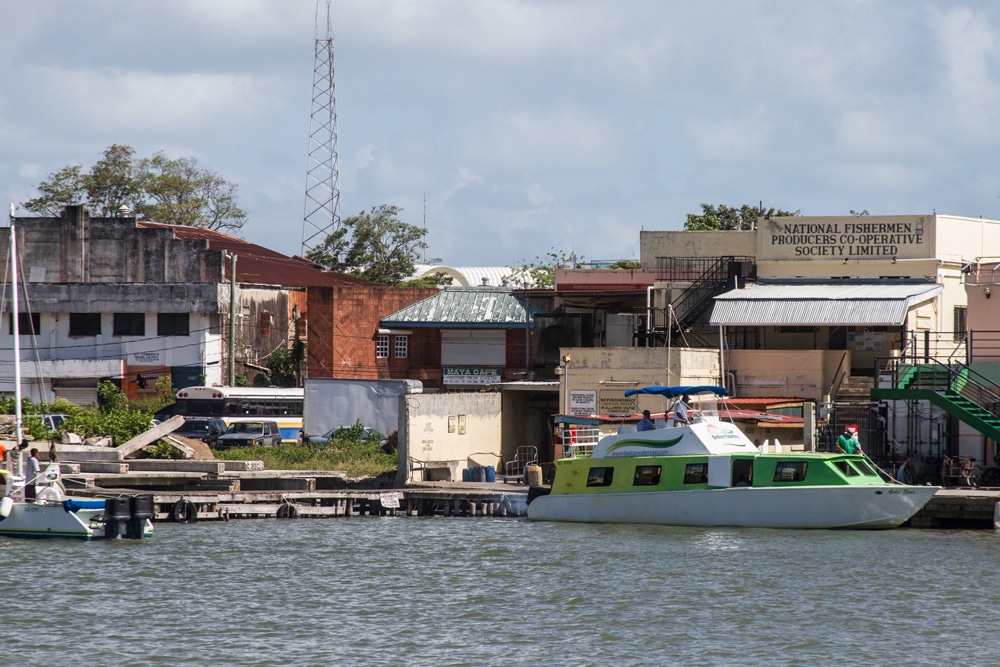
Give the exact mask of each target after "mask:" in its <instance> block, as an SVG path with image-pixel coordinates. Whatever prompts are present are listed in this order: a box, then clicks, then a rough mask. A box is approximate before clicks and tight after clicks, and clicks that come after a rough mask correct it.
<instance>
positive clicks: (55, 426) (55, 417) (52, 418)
mask: <svg viewBox="0 0 1000 667" xmlns="http://www.w3.org/2000/svg"><path fill="white" fill-rule="evenodd" d="M31 416H32V417H35V418H36V419H40V420H42V424H44V425H45V428H47V429H48V430H50V431H58V430H59V429H60V428H62V423H63V422H64V421H65V420H66V418H67V417H69V415H65V414H45V415H31Z"/></svg>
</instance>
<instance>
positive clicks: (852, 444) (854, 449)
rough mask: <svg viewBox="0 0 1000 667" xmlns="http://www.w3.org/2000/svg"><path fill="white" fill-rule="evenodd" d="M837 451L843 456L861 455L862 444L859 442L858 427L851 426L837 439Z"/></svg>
mask: <svg viewBox="0 0 1000 667" xmlns="http://www.w3.org/2000/svg"><path fill="white" fill-rule="evenodd" d="M836 447H837V451H838V452H841V453H843V454H860V453H861V443H859V442H858V427H857V426H854V425H851V426H848V427H847V428H845V429H844V432H843V433H842V434H841V435H840V437H839V438H837V445H836Z"/></svg>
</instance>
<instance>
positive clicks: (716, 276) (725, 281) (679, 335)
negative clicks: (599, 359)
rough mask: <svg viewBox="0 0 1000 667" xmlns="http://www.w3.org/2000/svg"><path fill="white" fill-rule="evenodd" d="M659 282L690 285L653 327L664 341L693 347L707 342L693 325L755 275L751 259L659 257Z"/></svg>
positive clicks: (732, 257)
mask: <svg viewBox="0 0 1000 667" xmlns="http://www.w3.org/2000/svg"><path fill="white" fill-rule="evenodd" d="M657 261H658V267H657V268H658V271H659V275H658V278H657V279H658V280H660V281H666V282H690V285H689V286H688V287H687V288H685V289H684V290H683V291H682V292H681V293H680V294H679V295H678V296H677V298H676V299H673V301H672V302H671V303H670V306H669V308H668V309H667V310H665V311H664V312H663V313H662V317H660V316H658V317H656V323H655V326H654V327H653V329H654V331H655V332H656V334H657V335H658V336H661V337H663V339H664V340H666V338H667V337H669V338H670V339H674V340H678V339H679V340H686V339H692V340H694V341H695V345H698V344H701V345H702V346H705V347H707V346H708V343H707V341H705V340H704V338H702V337H701V336H699V335H698V334H697V333H696V332H695V331H694V329H693V325H694V324H695V323H696V322H697V321H698V318H700V317H701V316H702V315H704V314H705V312H706V311H707V310H708V309H709V308H711V307H712V304H713V302H714V299H715V297H716V296H718V295H719V294H721V293H723V292H725V291H726V290H728V289H733V288H735V287H742V286H743V285H744V283H745V281H746V280H748V279H753V278H754V277H755V275H756V265H755V264H754V260H753V258H752V257H737V256H732V255H729V256H723V257H658V258H657Z"/></svg>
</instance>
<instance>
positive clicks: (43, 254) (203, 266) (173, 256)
mask: <svg viewBox="0 0 1000 667" xmlns="http://www.w3.org/2000/svg"><path fill="white" fill-rule="evenodd" d="M16 227H17V235H18V239H17V243H18V250H19V251H20V253H21V256H22V262H21V263H22V266H21V268H22V270H23V271H24V273H25V275H29V276H30V278H29V280H30V282H45V283H218V282H222V281H223V276H224V273H223V257H222V255H223V253H222V251H218V250H215V251H210V250H209V249H208V242H207V241H205V240H203V239H198V240H194V239H191V240H187V239H177V238H175V237H174V232H173V230H172V229H170V228H166V227H164V228H140V227H138V226H136V220H135V218H91V217H90V215H89V213H87V212H86V211H85V210H84V209H83V207H80V206H70V207H67V209H66V211H64V213H63V216H62V217H60V218H18V219H17V221H16ZM9 243H10V240H9V238H8V236H7V235H0V270H6V263H7V258H8V256H9V253H8V252H7V249H8V246H9Z"/></svg>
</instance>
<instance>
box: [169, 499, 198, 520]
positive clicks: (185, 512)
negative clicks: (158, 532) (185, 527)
mask: <svg viewBox="0 0 1000 667" xmlns="http://www.w3.org/2000/svg"><path fill="white" fill-rule="evenodd" d="M170 518H171V519H173V520H174V521H176V522H177V523H191V522H193V521H197V520H198V506H197V505H195V504H194V503H193V502H191V501H190V500H188V499H187V498H181V499H180V500H178V501H177V502H176V503H174V509H173V510H171V512H170Z"/></svg>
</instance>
